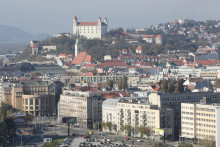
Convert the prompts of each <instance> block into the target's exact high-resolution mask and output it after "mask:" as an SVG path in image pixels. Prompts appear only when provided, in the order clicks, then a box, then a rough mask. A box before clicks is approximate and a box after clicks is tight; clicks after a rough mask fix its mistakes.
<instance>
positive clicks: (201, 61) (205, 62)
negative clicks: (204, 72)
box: [196, 60, 220, 65]
mask: <svg viewBox="0 0 220 147" xmlns="http://www.w3.org/2000/svg"><path fill="white" fill-rule="evenodd" d="M219 62H220V60H196V63H199V64H202V65H215V64H216V63H219Z"/></svg>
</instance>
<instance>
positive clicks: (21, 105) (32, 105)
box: [0, 81, 56, 116]
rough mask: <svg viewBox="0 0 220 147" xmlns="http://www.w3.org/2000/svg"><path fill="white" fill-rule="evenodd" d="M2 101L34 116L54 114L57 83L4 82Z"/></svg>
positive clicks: (0, 90) (0, 93) (0, 95)
mask: <svg viewBox="0 0 220 147" xmlns="http://www.w3.org/2000/svg"><path fill="white" fill-rule="evenodd" d="M0 98H1V101H3V102H5V103H7V104H9V105H11V106H12V107H13V108H15V109H17V110H20V111H25V112H27V113H30V114H32V115H33V116H52V115H55V113H56V109H55V108H56V107H55V105H56V104H55V85H54V84H52V83H48V82H36V81H25V82H20V83H17V82H14V83H12V82H2V83H0Z"/></svg>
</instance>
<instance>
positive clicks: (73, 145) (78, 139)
mask: <svg viewBox="0 0 220 147" xmlns="http://www.w3.org/2000/svg"><path fill="white" fill-rule="evenodd" d="M83 141H85V139H84V138H82V137H75V138H73V141H72V143H71V145H70V146H71V147H78V146H79V144H80V142H83Z"/></svg>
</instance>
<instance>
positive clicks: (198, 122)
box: [180, 99, 220, 143]
mask: <svg viewBox="0 0 220 147" xmlns="http://www.w3.org/2000/svg"><path fill="white" fill-rule="evenodd" d="M204 100H205V99H204ZM219 108H220V105H217V104H208V103H202V104H196V103H182V104H181V136H180V138H181V140H182V141H192V142H194V143H197V142H198V141H199V140H210V141H217V140H219V139H217V134H218V133H219V132H217V128H219V127H220V126H218V125H219V124H218V121H219V119H220V118H219V117H220V114H219V111H218V109H219Z"/></svg>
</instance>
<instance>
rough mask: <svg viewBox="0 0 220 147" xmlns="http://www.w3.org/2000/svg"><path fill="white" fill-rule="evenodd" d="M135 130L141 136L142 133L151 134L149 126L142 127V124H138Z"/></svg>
mask: <svg viewBox="0 0 220 147" xmlns="http://www.w3.org/2000/svg"><path fill="white" fill-rule="evenodd" d="M136 130H137V132H138V133H140V134H141V138H142V137H143V135H144V134H146V135H147V136H150V134H151V129H150V128H149V127H144V126H139V127H137V128H136Z"/></svg>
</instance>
